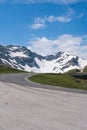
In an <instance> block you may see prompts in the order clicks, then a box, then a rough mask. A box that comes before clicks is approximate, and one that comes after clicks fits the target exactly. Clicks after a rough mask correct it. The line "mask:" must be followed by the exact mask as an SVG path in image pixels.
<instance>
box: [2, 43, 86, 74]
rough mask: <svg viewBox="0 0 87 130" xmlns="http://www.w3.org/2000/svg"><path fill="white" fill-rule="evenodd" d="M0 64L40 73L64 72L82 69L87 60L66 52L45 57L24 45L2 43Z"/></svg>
mask: <svg viewBox="0 0 87 130" xmlns="http://www.w3.org/2000/svg"><path fill="white" fill-rule="evenodd" d="M0 64H1V65H2V64H5V65H9V66H11V67H14V68H18V69H21V70H25V71H32V72H39V73H64V72H67V71H68V70H71V69H82V68H83V67H84V66H87V60H84V59H82V58H79V57H78V56H75V55H71V54H70V53H66V52H58V53H56V54H55V55H49V56H45V57H43V56H41V55H38V54H37V53H34V52H32V51H31V50H29V49H27V48H26V47H24V46H13V45H9V46H2V45H0Z"/></svg>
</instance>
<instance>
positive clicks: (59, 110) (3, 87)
mask: <svg viewBox="0 0 87 130" xmlns="http://www.w3.org/2000/svg"><path fill="white" fill-rule="evenodd" d="M3 78H4V77H3ZM17 78H18V77H17ZM10 80H11V79H10ZM14 82H15V81H14ZM0 130H87V94H79V93H70V92H64V91H56V90H51V89H43V88H37V87H36V88H35V87H29V86H27V87H23V85H17V84H12V83H8V82H4V81H3V82H2V81H0Z"/></svg>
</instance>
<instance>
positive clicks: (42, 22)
mask: <svg viewBox="0 0 87 130" xmlns="http://www.w3.org/2000/svg"><path fill="white" fill-rule="evenodd" d="M71 20H72V19H71V18H70V17H66V16H58V17H55V16H48V17H44V18H40V17H38V18H35V21H34V24H32V25H31V28H32V29H40V28H44V27H45V26H46V22H49V23H53V22H61V23H67V22H70V21H71Z"/></svg>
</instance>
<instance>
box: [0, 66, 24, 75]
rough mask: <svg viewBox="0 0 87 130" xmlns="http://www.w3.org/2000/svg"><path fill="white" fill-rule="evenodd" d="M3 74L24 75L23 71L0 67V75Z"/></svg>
mask: <svg viewBox="0 0 87 130" xmlns="http://www.w3.org/2000/svg"><path fill="white" fill-rule="evenodd" d="M4 73H24V71H21V70H18V69H14V68H10V67H7V66H2V65H0V74H4Z"/></svg>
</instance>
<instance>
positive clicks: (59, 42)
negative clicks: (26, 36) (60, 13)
mask: <svg viewBox="0 0 87 130" xmlns="http://www.w3.org/2000/svg"><path fill="white" fill-rule="evenodd" d="M86 43H87V35H86V36H81V37H79V36H73V35H69V34H64V35H60V36H58V38H56V39H54V40H52V39H47V38H46V37H42V38H35V39H33V40H31V41H29V49H31V50H32V51H35V52H36V53H38V54H42V55H49V54H54V53H57V52H59V51H64V52H70V53H72V54H75V55H78V56H80V57H83V58H84V57H85V58H87V45H86Z"/></svg>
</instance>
